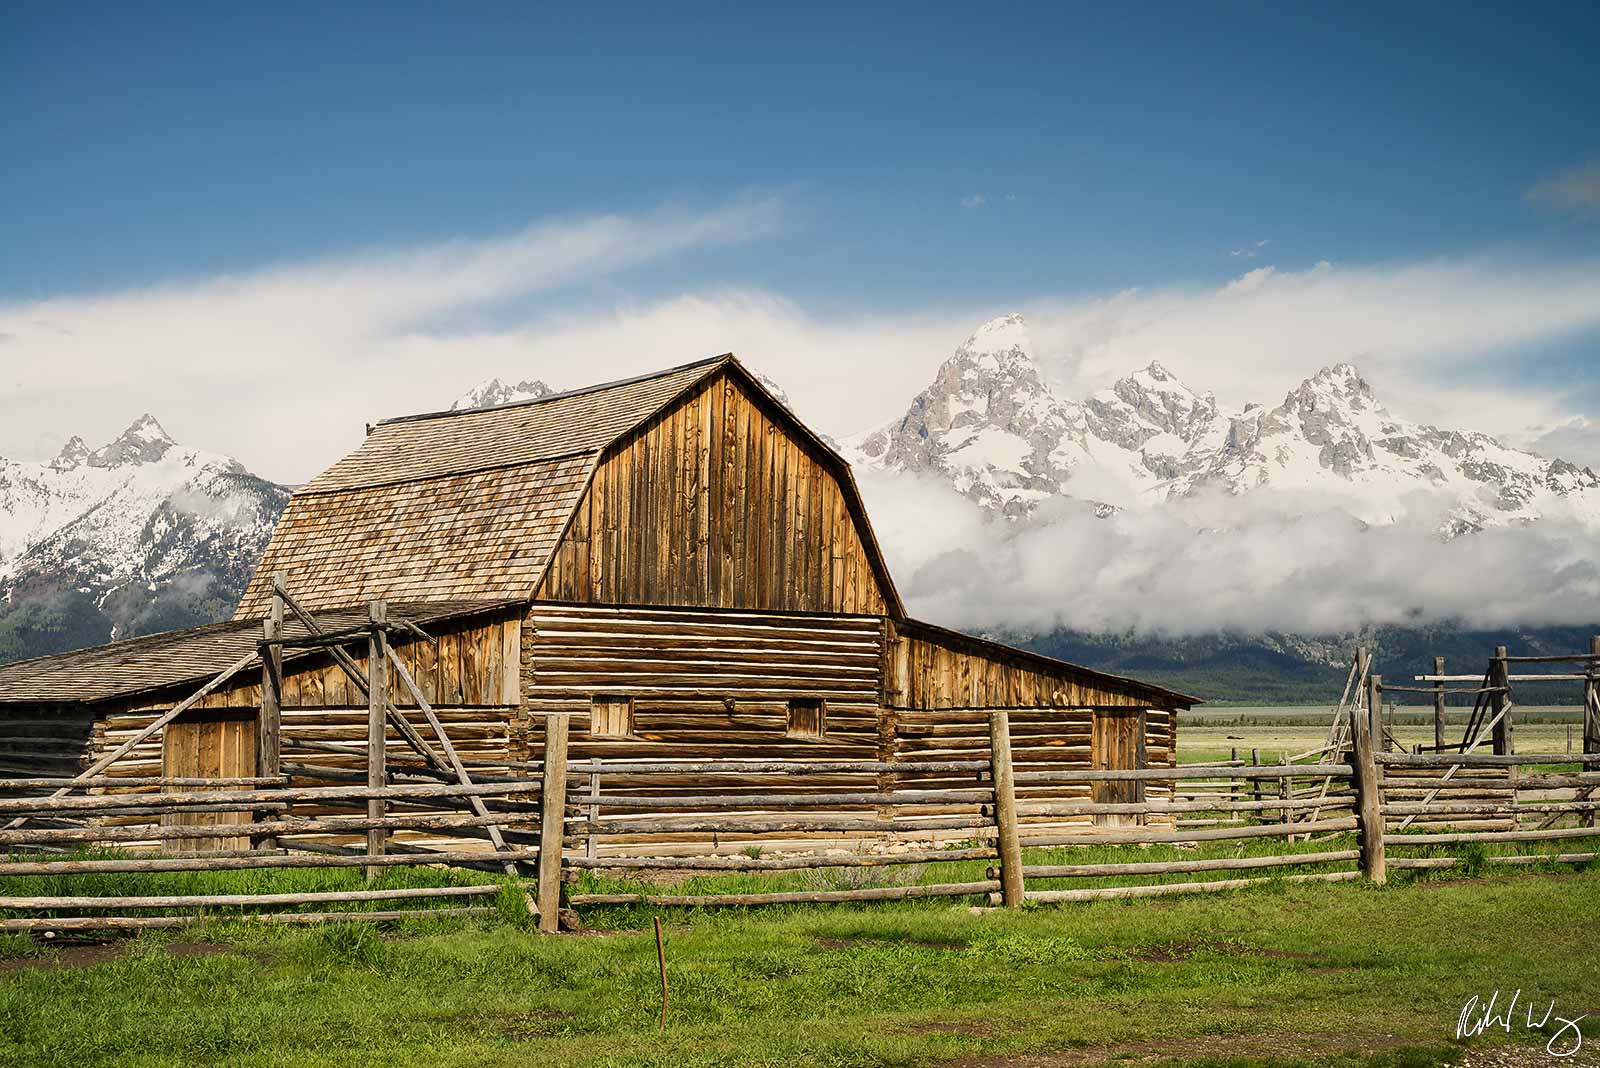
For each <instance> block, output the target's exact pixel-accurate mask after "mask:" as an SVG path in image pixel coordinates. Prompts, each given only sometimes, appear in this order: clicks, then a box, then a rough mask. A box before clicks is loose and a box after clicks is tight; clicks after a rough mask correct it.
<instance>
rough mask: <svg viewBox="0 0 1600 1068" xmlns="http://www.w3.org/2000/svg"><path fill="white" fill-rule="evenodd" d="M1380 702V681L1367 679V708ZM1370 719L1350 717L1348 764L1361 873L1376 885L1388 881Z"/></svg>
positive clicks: (1381, 680)
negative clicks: (1358, 829) (1352, 782)
mask: <svg viewBox="0 0 1600 1068" xmlns="http://www.w3.org/2000/svg"><path fill="white" fill-rule="evenodd" d="M1382 700H1383V677H1382V676H1381V675H1369V676H1367V701H1368V702H1369V704H1368V707H1369V708H1371V707H1376V706H1377V704H1378V703H1379V702H1381V701H1382ZM1372 725H1373V724H1372V716H1371V715H1366V716H1351V717H1350V727H1351V731H1350V744H1351V763H1352V764H1353V765H1354V766H1355V775H1354V779H1355V787H1356V816H1357V817H1358V818H1359V819H1360V821H1361V872H1362V874H1363V875H1365V876H1366V877H1367V878H1368V879H1370V880H1372V881H1373V882H1375V883H1382V882H1384V881H1385V880H1386V879H1387V877H1388V872H1387V866H1386V865H1385V863H1384V859H1383V807H1382V806H1383V796H1382V793H1381V790H1380V787H1379V785H1378V762H1377V760H1376V759H1375V758H1376V755H1377V750H1376V748H1375V747H1374V740H1373V737H1372Z"/></svg>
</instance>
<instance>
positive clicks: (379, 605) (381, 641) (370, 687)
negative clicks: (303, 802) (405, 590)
mask: <svg viewBox="0 0 1600 1068" xmlns="http://www.w3.org/2000/svg"><path fill="white" fill-rule="evenodd" d="M367 620H368V622H369V623H370V624H371V629H370V630H369V631H368V633H367V785H368V786H369V787H371V788H373V789H375V790H381V789H382V788H383V787H385V786H387V785H388V779H389V768H388V759H387V758H388V752H387V746H388V737H387V734H388V712H389V658H388V655H387V654H388V649H387V646H388V641H389V639H388V634H387V633H386V631H385V629H384V628H385V627H387V626H388V623H389V606H388V604H387V603H386V602H385V601H384V600H383V599H382V598H381V597H374V598H373V599H372V600H370V601H368V602H367ZM387 808H388V803H387V802H385V801H383V800H382V799H381V798H376V797H372V798H368V799H367V818H368V819H375V820H376V819H382V818H383V816H384V814H385V811H386V810H387ZM388 837H389V832H387V831H384V830H380V829H377V828H374V829H371V830H369V831H367V856H369V857H379V856H382V855H383V854H384V852H385V846H386V844H387V841H388ZM382 870H383V869H381V868H377V867H369V868H368V869H367V878H368V879H376V878H377V877H378V873H379V872H380V871H382Z"/></svg>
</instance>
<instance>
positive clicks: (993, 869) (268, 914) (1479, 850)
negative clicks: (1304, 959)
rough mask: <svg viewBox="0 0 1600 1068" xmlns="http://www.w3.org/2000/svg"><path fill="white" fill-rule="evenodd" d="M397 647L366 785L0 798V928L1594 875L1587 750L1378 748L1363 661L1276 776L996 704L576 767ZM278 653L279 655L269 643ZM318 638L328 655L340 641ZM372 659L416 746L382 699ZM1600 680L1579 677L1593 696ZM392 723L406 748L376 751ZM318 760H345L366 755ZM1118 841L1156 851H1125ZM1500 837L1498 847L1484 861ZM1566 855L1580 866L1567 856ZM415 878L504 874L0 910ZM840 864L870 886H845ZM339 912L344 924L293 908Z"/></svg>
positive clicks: (1271, 768)
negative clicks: (450, 705) (1435, 873)
mask: <svg viewBox="0 0 1600 1068" xmlns="http://www.w3.org/2000/svg"><path fill="white" fill-rule="evenodd" d="M393 626H396V627H401V626H404V624H398V623H397V624H394V625H393ZM390 628H391V624H390V623H389V622H388V621H387V620H386V619H385V617H384V613H383V611H382V607H381V604H375V606H374V610H373V613H372V618H371V621H370V625H369V627H368V628H367V638H368V643H369V649H368V654H369V656H368V664H367V670H366V671H365V672H363V671H361V670H360V665H359V664H357V663H355V662H354V661H353V660H351V659H350V658H348V657H346V660H348V661H349V665H348V667H347V670H348V671H349V673H350V675H351V678H352V680H359V682H360V684H361V686H362V688H363V689H365V690H366V691H367V692H368V695H369V698H370V701H371V728H372V729H371V742H372V743H373V744H372V745H370V746H369V748H368V749H367V750H366V751H365V753H364V755H366V756H367V758H368V768H367V770H366V771H364V772H363V771H356V770H352V769H350V768H348V767H317V766H311V765H306V766H293V767H282V768H281V769H280V770H281V772H282V774H279V775H276V776H258V777H254V778H238V779H225V780H221V779H182V778H160V777H147V778H141V779H133V778H127V777H108V776H106V775H104V774H102V773H103V771H104V768H103V767H95V768H91V769H89V771H87V772H85V773H84V774H83V775H80V776H78V777H76V778H74V779H70V780H62V779H11V780H0V853H3V854H5V855H4V856H3V857H0V916H3V917H4V918H0V929H4V930H12V931H28V930H53V931H61V930H77V929H94V928H123V929H138V928H146V927H170V926H178V925H182V924H186V923H192V922H195V921H197V920H200V919H204V918H206V917H208V916H214V915H218V914H225V915H227V916H230V917H235V916H241V915H249V916H253V917H254V918H257V919H260V920H262V921H266V922H276V923H316V922H324V921H328V920H332V919H366V920H375V919H398V918H404V917H409V916H418V915H427V916H440V915H446V916H449V915H464V916H475V915H485V914H488V913H491V912H494V911H496V910H497V909H498V908H499V907H501V906H500V904H499V903H498V902H494V901H492V900H491V899H495V898H497V897H498V898H500V900H501V901H503V900H504V897H503V895H505V894H507V893H508V888H509V893H510V894H511V895H512V897H513V899H515V898H516V897H517V896H520V897H521V899H522V903H523V904H524V905H525V907H526V908H527V909H528V910H529V911H530V912H532V913H534V914H536V915H537V918H538V924H539V927H540V929H541V930H544V931H555V930H558V929H559V927H560V926H561V924H562V923H563V921H565V922H566V923H568V924H569V925H570V924H571V923H573V922H574V921H575V914H574V910H577V909H583V908H594V907H598V906H614V905H629V904H643V905H655V906H707V907H708V906H725V905H768V904H786V903H801V902H815V903H824V902H844V901H881V900H904V899H912V898H930V897H946V898H969V899H976V900H979V901H983V900H985V899H986V900H987V901H988V903H989V904H992V905H999V906H1006V907H1016V906H1020V905H1021V904H1023V903H1024V902H1026V901H1036V902H1069V901H1089V900H1097V899H1102V898H1129V897H1151V896H1158V895H1167V894H1180V893H1202V892H1221V891H1227V890H1233V889H1239V888H1243V887H1249V886H1255V885H1260V884H1261V883H1262V882H1263V881H1265V880H1270V879H1283V880H1286V881H1290V882H1337V881H1346V880H1353V879H1361V878H1366V879H1370V880H1373V881H1378V882H1382V881H1384V880H1385V879H1386V877H1387V871H1388V869H1389V868H1395V869H1397V870H1400V869H1442V868H1449V867H1454V866H1457V865H1463V864H1465V865H1480V864H1485V863H1487V864H1494V865H1508V866H1509V865H1528V864H1534V863H1540V862H1543V863H1565V864H1582V863H1588V862H1590V861H1592V860H1594V859H1595V858H1596V856H1597V853H1596V852H1595V845H1594V843H1595V841H1596V840H1600V829H1597V828H1596V814H1597V808H1600V800H1597V798H1596V789H1597V787H1600V753H1588V754H1584V755H1581V756H1576V757H1574V756H1571V755H1567V754H1522V755H1517V754H1511V753H1479V752H1476V748H1477V745H1478V744H1479V743H1481V742H1482V741H1483V740H1484V739H1485V738H1489V737H1491V736H1492V735H1493V732H1494V729H1495V727H1496V725H1497V724H1498V723H1501V722H1504V721H1505V718H1506V716H1508V715H1509V711H1510V702H1509V698H1507V699H1506V700H1504V701H1502V702H1500V703H1499V705H1498V708H1497V710H1496V711H1494V712H1491V713H1490V714H1488V715H1486V716H1484V717H1482V721H1481V722H1480V723H1479V724H1478V725H1477V726H1476V727H1475V728H1474V730H1475V732H1476V733H1475V734H1474V735H1473V736H1472V737H1471V738H1469V739H1467V741H1466V742H1465V743H1464V744H1463V745H1462V747H1461V751H1460V752H1455V753H1450V752H1445V753H1438V752H1430V753H1417V752H1412V753H1407V752H1402V751H1397V750H1392V749H1391V748H1389V746H1388V744H1387V739H1386V736H1385V734H1384V727H1383V723H1382V719H1381V715H1380V713H1379V711H1378V710H1381V708H1382V706H1383V701H1382V695H1383V682H1382V679H1381V677H1380V676H1377V675H1375V674H1372V673H1371V671H1370V665H1368V664H1365V663H1364V662H1362V661H1364V658H1362V660H1361V661H1358V663H1357V664H1356V665H1355V666H1354V667H1353V669H1352V672H1351V679H1350V680H1349V682H1347V684H1346V687H1345V694H1344V697H1342V698H1341V701H1340V705H1339V710H1338V711H1339V715H1338V716H1337V717H1336V720H1335V726H1334V728H1333V730H1332V731H1331V732H1330V740H1329V742H1328V743H1327V744H1326V745H1324V746H1321V747H1318V748H1317V749H1314V750H1311V751H1308V752H1307V753H1301V754H1295V755H1294V756H1293V757H1287V758H1284V759H1281V760H1280V761H1278V762H1277V763H1271V764H1262V763H1259V762H1252V763H1245V762H1244V761H1242V760H1237V759H1235V760H1229V761H1223V762H1220V763H1216V764H1209V765H1179V766H1164V767H1149V768H1135V769H1115V770H1113V769H1095V768H1091V767H1083V768H1072V767H1063V768H1051V769H1047V770H1032V769H1026V768H1024V769H1020V770H1019V769H1018V768H1016V767H1014V765H1013V762H1012V755H1011V739H1012V732H1011V727H1010V722H1009V717H1008V714H1007V713H1006V712H1004V711H1000V712H994V713H992V714H990V719H989V733H990V738H989V746H988V752H987V753H985V754H984V755H983V756H982V758H980V759H952V760H933V759H926V760H919V761H896V762H893V763H885V762H874V761H826V760H817V761H786V760H779V761H749V760H738V761H735V760H711V761H682V760H679V761H665V760H640V761H628V760H617V759H608V760H583V761H572V762H570V763H569V761H568V744H567V741H568V733H569V722H570V716H569V715H567V714H552V715H551V716H549V717H548V718H547V722H546V730H545V749H544V759H543V760H542V761H538V762H502V763H500V764H497V765H493V766H486V765H485V764H484V763H480V762H474V765H473V766H472V767H470V768H469V767H468V765H467V764H466V762H465V761H463V759H462V758H461V757H460V756H459V755H458V754H457V753H456V751H455V749H454V747H453V746H452V745H451V743H450V740H449V738H448V736H447V734H446V733H445V731H444V729H443V727H442V726H440V725H439V722H438V719H437V717H436V716H434V715H433V714H432V710H431V709H430V708H429V706H428V704H427V702H426V701H425V700H424V699H423V698H422V694H421V693H420V691H419V690H418V689H417V688H416V686H415V683H414V682H412V681H411V680H410V678H409V676H408V675H407V673H406V671H405V668H404V665H403V664H402V663H401V662H400V661H399V659H398V658H397V657H394V656H393V654H392V651H390V650H388V649H387V647H386V644H385V634H386V633H387V632H388V630H389V629H390ZM268 636H269V641H267V642H263V645H262V649H263V651H264V654H265V655H266V657H268V658H270V656H271V654H272V652H273V646H272V644H271V642H270V638H271V629H270V624H269V631H268ZM323 640H324V641H326V642H328V643H329V645H330V647H334V646H333V643H334V642H337V641H340V640H343V641H345V642H346V643H348V641H349V640H350V636H349V635H325V636H323ZM385 660H389V661H390V662H392V663H394V665H395V667H396V669H397V670H396V672H395V676H396V678H397V679H398V681H399V684H400V685H401V686H404V687H406V688H407V690H408V692H409V695H410V697H411V698H412V699H413V700H414V701H415V703H416V704H417V706H418V709H419V710H420V712H421V714H422V717H423V719H424V720H426V721H427V723H428V728H429V730H427V731H425V730H424V729H423V728H421V727H418V726H415V725H412V724H410V723H408V722H407V721H406V720H405V717H404V716H403V715H402V714H401V713H400V711H399V710H398V709H397V708H396V707H395V706H394V704H393V703H392V702H391V701H390V700H389V697H388V695H387V693H386V692H385V686H386V683H385V681H384V680H385V678H386V676H387V675H388V672H386V671H384V670H382V668H383V665H384V663H385ZM1501 663H1502V664H1503V663H1505V660H1504V659H1503V658H1502V661H1501ZM1596 664H1597V661H1596V660H1590V661H1589V669H1588V672H1587V674H1586V675H1585V676H1583V677H1584V678H1585V680H1586V685H1587V686H1588V687H1589V698H1590V699H1591V700H1593V699H1594V693H1595V687H1596V686H1597V684H1600V679H1597V678H1596V676H1597V674H1600V673H1597V672H1596V670H1595V668H1596ZM266 671H267V677H268V680H269V681H270V680H271V676H272V669H271V667H270V666H268V667H267V668H266ZM369 679H370V680H372V682H371V684H370V685H369V684H368V680H369ZM265 689H266V690H267V691H268V693H269V700H270V694H271V690H272V688H271V686H268V687H266V688H265ZM1507 692H1508V691H1507ZM180 707H181V706H180ZM412 714H413V715H414V714H415V713H412ZM158 722H159V721H158ZM389 729H395V730H398V731H399V733H400V734H401V736H402V737H403V738H405V739H406V740H407V741H408V743H409V744H410V745H411V748H412V750H413V752H414V756H408V757H403V758H402V757H394V756H390V755H387V754H386V745H385V744H384V743H385V741H386V732H387V730H389ZM430 731H431V735H432V737H431V738H430V737H429V732H430ZM135 740H137V739H135ZM330 744H331V743H330ZM333 748H334V749H337V751H338V752H337V754H334V753H331V752H330V754H329V755H330V756H331V755H339V756H340V757H341V758H344V759H346V760H347V759H348V757H349V756H350V755H352V753H353V752H354V750H351V749H348V748H345V747H338V746H333ZM1255 760H1256V761H1259V754H1257V755H1256V757H1255ZM1574 765H1575V766H1576V767H1575V770H1574ZM1540 769H1543V770H1540ZM291 774H292V775H293V776H294V778H293V780H291V779H290V777H289V776H290V775H291ZM307 780H310V781H314V782H315V781H321V782H322V783H323V784H321V785H303V783H304V782H305V781H307ZM352 780H359V781H352ZM547 799H560V802H561V803H559V804H556V803H548V804H547V803H546V800H547ZM1129 846H1135V847H1152V850H1154V849H1155V848H1156V847H1160V848H1161V853H1159V854H1157V855H1156V856H1146V857H1140V856H1139V855H1138V854H1137V853H1132V854H1131V855H1130V852H1129V851H1127V850H1124V849H1120V848H1115V847H1129ZM1501 846H1506V847H1509V848H1510V851H1509V852H1506V851H1500V852H1496V853H1494V854H1492V855H1491V854H1490V853H1489V852H1488V850H1489V847H1497V848H1498V847H1501ZM1544 846H1553V847H1554V850H1548V849H1543V848H1541V847H1544ZM1572 846H1580V847H1581V848H1575V849H1569V850H1568V851H1561V850H1563V849H1564V848H1567V847H1572ZM1108 847H1112V848H1108ZM108 850H111V852H108ZM1025 851H1026V852H1025ZM414 866H430V867H439V866H443V867H447V868H451V869H463V870H466V871H483V870H486V871H488V872H490V873H492V875H493V876H494V878H493V879H492V880H491V879H480V880H478V881H476V882H470V883H468V884H465V885H451V886H425V887H409V888H408V887H393V888H373V887H370V886H368V887H366V888H362V889H339V890H329V891H317V892H306V893H280V894H259V893H258V894H249V893H235V894H223V893H218V894H154V893H152V894H135V893H128V894H123V895H120V896H109V895H107V896H94V895H87V894H81V893H78V894H67V893H60V894H43V893H35V894H31V895H25V894H14V895H10V896H5V895H4V894H3V890H4V885H5V883H4V880H5V878H6V877H13V876H35V877H36V876H52V875H71V876H77V875H90V874H96V873H104V874H137V873H161V872H187V871H238V870H252V869H282V868H361V869H364V870H365V872H366V873H367V875H368V876H369V877H370V876H375V875H376V874H377V873H379V872H381V871H383V870H385V869H388V868H394V867H414ZM846 871H853V873H854V874H855V875H857V876H861V877H860V878H850V877H844V878H840V877H839V876H840V875H841V874H842V873H844V872H846ZM784 872H810V873H818V874H820V875H822V876H827V875H828V873H830V872H831V873H832V876H833V877H832V880H831V882H830V881H826V880H823V881H818V882H815V883H813V884H810V885H804V886H801V887H799V888H792V889H748V888H746V889H741V890H739V891H738V892H714V890H715V887H714V886H713V887H711V888H708V889H702V890H697V891H692V892H691V891H690V890H689V889H686V888H685V887H684V886H682V884H681V880H684V879H693V878H694V877H695V876H705V875H716V874H719V873H721V874H726V873H751V874H756V873H771V874H779V873H784ZM952 872H956V873H959V874H951V873H952ZM868 876H870V877H868ZM1191 877H1193V878H1191ZM675 881H676V882H675ZM713 882H715V881H714V880H713ZM618 883H626V885H627V888H626V889H622V888H619V886H618V885H617V884H618ZM119 885H127V884H126V883H120V884H119ZM407 903H409V904H407ZM334 904H339V905H352V904H354V905H358V906H359V907H360V908H359V910H356V911H347V910H336V911H298V910H291V911H282V910H283V909H285V908H289V909H296V908H304V907H306V906H311V907H318V906H323V905H334ZM239 909H251V910H256V911H252V912H249V913H240V912H238V911H237V910H239ZM221 910H226V911H225V912H224V911H221ZM262 910H266V911H262ZM18 913H29V915H18ZM152 913H155V914H152Z"/></svg>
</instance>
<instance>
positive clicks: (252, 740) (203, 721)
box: [161, 708, 256, 853]
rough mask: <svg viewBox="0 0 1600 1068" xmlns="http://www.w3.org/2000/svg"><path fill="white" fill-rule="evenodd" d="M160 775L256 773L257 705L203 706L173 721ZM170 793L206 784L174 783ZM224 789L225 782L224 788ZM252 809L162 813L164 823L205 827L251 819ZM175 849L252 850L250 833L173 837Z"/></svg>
mask: <svg viewBox="0 0 1600 1068" xmlns="http://www.w3.org/2000/svg"><path fill="white" fill-rule="evenodd" d="M161 774H162V776H164V777H167V778H175V779H230V778H244V777H247V776H251V775H254V774H256V712H255V710H254V709H247V708H244V709H202V710H198V711H196V712H194V713H192V714H185V715H183V716H181V717H179V718H178V719H175V720H173V721H172V722H171V723H169V724H167V725H166V727H165V728H163V729H162V739H161ZM163 789H165V790H166V791H169V792H184V791H189V790H194V789H204V787H193V786H169V787H164V788H163ZM219 789H220V787H219ZM249 818H250V814H249V813H238V812H173V813H168V814H166V815H163V816H162V817H161V825H162V826H163V827H202V826H211V825H215V824H219V823H239V822H248V821H249ZM165 847H166V850H167V851H168V852H172V853H190V852H205V851H208V850H219V849H249V848H250V840H249V838H238V837H235V838H220V837H219V838H171V839H167V840H166V843H165Z"/></svg>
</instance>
